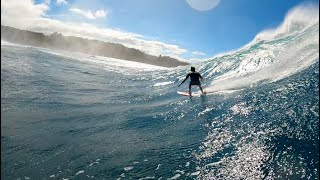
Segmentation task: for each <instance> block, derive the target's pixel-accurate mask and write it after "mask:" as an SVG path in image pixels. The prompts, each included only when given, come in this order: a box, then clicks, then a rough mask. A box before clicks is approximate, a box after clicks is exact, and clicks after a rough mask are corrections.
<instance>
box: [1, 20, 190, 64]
mask: <svg viewBox="0 0 320 180" xmlns="http://www.w3.org/2000/svg"><path fill="white" fill-rule="evenodd" d="M1 39H2V40H5V41H8V42H12V43H17V44H23V45H30V46H36V47H44V48H50V49H57V50H65V51H71V52H81V53H86V54H90V55H98V56H105V57H111V58H116V59H124V60H128V61H136V62H141V63H146V64H152V65H157V66H163V67H177V66H183V65H187V64H188V63H186V62H182V61H179V60H177V59H175V58H171V57H168V56H159V57H157V56H152V55H149V54H146V53H143V52H142V51H140V50H137V49H133V48H128V47H125V46H123V45H121V44H115V43H109V42H102V41H98V40H90V39H84V38H80V37H73V36H64V35H62V34H61V33H53V34H51V35H48V36H47V35H44V34H43V33H38V32H32V31H27V30H20V29H16V28H13V27H8V26H3V25H1Z"/></svg>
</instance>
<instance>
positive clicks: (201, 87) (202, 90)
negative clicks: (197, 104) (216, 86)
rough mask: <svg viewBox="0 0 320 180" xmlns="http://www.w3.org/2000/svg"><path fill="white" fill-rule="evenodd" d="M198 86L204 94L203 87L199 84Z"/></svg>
mask: <svg viewBox="0 0 320 180" xmlns="http://www.w3.org/2000/svg"><path fill="white" fill-rule="evenodd" d="M198 86H199V88H200V90H201V92H202V94H203V89H202V87H201V85H200V84H199V85H198Z"/></svg>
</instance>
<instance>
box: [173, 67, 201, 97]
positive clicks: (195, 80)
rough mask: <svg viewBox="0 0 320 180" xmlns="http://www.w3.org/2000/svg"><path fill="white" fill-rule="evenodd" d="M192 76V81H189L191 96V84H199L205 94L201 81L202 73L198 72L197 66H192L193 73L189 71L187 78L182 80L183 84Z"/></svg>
mask: <svg viewBox="0 0 320 180" xmlns="http://www.w3.org/2000/svg"><path fill="white" fill-rule="evenodd" d="M189 77H190V79H191V81H190V83H189V95H190V96H191V86H192V85H197V86H199V88H200V90H201V92H202V94H205V92H203V90H202V87H201V83H200V79H201V80H202V79H203V78H202V76H201V75H200V73H198V72H196V68H195V67H191V73H189V74H188V75H187V76H186V78H185V79H184V80H183V81H182V82H181V84H183V83H184V82H185V81H186V80H187V79H188V78H189ZM181 84H179V86H178V87H180V86H181Z"/></svg>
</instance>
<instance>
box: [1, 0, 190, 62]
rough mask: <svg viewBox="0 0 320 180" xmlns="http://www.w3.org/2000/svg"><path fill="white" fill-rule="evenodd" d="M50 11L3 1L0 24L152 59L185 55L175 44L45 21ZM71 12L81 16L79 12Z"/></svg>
mask: <svg viewBox="0 0 320 180" xmlns="http://www.w3.org/2000/svg"><path fill="white" fill-rule="evenodd" d="M48 9H49V7H48V5H47V4H46V3H42V4H35V3H34V2H33V1H32V0H2V4H1V24H2V25H7V26H12V27H16V28H19V29H27V30H31V31H37V32H43V33H45V34H50V33H53V32H61V33H63V34H64V35H70V36H77V37H84V38H91V39H97V40H101V41H105V42H114V43H120V44H123V45H125V46H127V47H130V48H135V49H139V50H141V51H143V52H146V53H148V54H152V55H156V56H158V55H160V54H161V55H169V56H172V57H176V56H180V55H182V54H184V53H187V50H186V49H183V48H181V47H179V46H177V45H174V44H166V43H163V42H159V41H150V40H145V39H144V37H143V35H140V34H135V33H130V32H125V31H121V30H115V29H111V28H98V27H96V26H95V25H92V24H84V23H73V22H62V21H59V20H55V19H50V18H48V17H46V11H47V10H48ZM74 11H77V12H82V11H81V10H80V9H78V10H76V9H74ZM106 15H107V13H106V12H105V11H101V10H100V11H96V12H95V13H91V15H88V14H87V16H92V17H100V16H106Z"/></svg>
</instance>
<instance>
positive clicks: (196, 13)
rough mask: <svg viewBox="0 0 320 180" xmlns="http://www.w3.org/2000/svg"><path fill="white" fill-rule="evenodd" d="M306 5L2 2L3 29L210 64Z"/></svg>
mask: <svg viewBox="0 0 320 180" xmlns="http://www.w3.org/2000/svg"><path fill="white" fill-rule="evenodd" d="M304 4H312V5H314V6H315V7H317V8H318V6H319V0H2V1H1V24H2V25H8V26H13V27H16V28H20V29H28V30H32V31H37V32H43V33H46V34H50V33H53V32H61V33H63V34H64V35H72V36H80V37H85V38H92V39H98V40H102V41H106V42H114V43H121V44H123V45H125V46H128V47H131V48H136V49H139V50H142V51H143V52H146V53H148V54H152V55H160V54H161V55H169V56H172V57H176V58H178V59H183V60H190V59H206V58H210V57H213V56H214V55H217V54H221V53H223V52H228V51H232V50H235V49H239V48H241V47H242V46H244V45H246V44H247V43H249V42H250V41H252V40H253V39H254V38H255V36H256V35H257V34H258V33H259V32H262V31H264V30H266V29H272V28H276V27H278V26H280V25H281V24H282V23H283V22H284V19H285V17H286V15H287V13H288V12H289V11H290V10H291V9H292V8H294V7H296V6H301V5H304Z"/></svg>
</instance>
